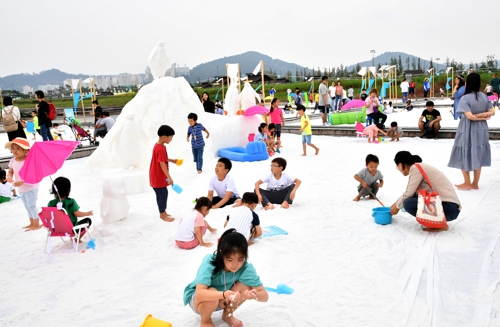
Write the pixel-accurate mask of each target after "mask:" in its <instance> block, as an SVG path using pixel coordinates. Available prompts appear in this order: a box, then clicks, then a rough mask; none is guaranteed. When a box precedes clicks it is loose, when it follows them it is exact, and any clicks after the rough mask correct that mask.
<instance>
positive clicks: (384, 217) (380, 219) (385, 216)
mask: <svg viewBox="0 0 500 327" xmlns="http://www.w3.org/2000/svg"><path fill="white" fill-rule="evenodd" d="M372 217H373V218H375V222H376V223H377V224H379V225H387V224H390V223H392V215H391V208H389V207H378V208H373V210H372Z"/></svg>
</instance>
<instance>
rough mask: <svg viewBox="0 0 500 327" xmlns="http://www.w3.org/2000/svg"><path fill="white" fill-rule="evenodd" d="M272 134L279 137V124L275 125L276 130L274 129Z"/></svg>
mask: <svg viewBox="0 0 500 327" xmlns="http://www.w3.org/2000/svg"><path fill="white" fill-rule="evenodd" d="M274 133H275V135H276V137H280V136H281V124H276V128H275V129H274Z"/></svg>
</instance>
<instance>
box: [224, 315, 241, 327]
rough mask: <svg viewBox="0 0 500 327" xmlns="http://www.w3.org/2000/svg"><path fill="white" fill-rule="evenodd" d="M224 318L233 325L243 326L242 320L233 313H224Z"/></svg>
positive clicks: (232, 326) (235, 326)
mask: <svg viewBox="0 0 500 327" xmlns="http://www.w3.org/2000/svg"><path fill="white" fill-rule="evenodd" d="M222 320H224V321H225V322H226V323H227V324H228V325H229V326H231V327H243V323H242V322H241V320H239V319H236V318H235V317H234V316H233V314H232V313H228V315H227V316H226V315H224V314H223V315H222Z"/></svg>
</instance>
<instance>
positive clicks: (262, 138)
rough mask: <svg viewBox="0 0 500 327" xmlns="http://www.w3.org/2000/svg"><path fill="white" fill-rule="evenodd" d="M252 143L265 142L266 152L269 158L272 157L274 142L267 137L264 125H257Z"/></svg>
mask: <svg viewBox="0 0 500 327" xmlns="http://www.w3.org/2000/svg"><path fill="white" fill-rule="evenodd" d="M253 141H254V142H265V143H266V146H267V152H268V153H269V155H270V156H273V155H274V151H273V150H274V142H273V141H272V140H270V139H269V137H268V126H267V124H266V123H261V124H260V125H259V132H258V133H257V134H255V138H254V139H253Z"/></svg>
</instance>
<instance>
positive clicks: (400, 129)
mask: <svg viewBox="0 0 500 327" xmlns="http://www.w3.org/2000/svg"><path fill="white" fill-rule="evenodd" d="M393 132H394V133H396V134H398V133H403V128H401V126H396V130H394V131H393Z"/></svg>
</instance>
